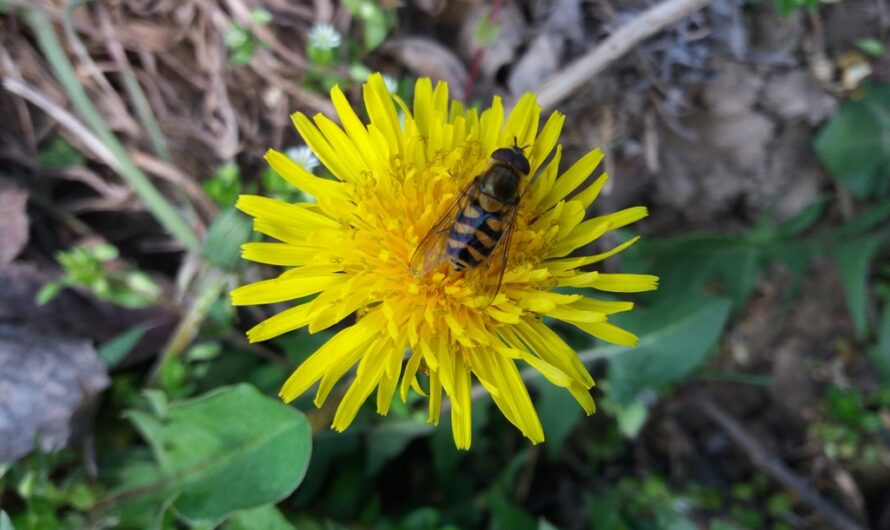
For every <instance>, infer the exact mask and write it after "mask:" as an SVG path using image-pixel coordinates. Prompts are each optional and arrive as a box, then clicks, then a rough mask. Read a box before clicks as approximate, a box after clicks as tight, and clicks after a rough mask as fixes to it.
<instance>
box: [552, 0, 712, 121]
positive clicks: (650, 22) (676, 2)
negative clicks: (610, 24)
mask: <svg viewBox="0 0 890 530" xmlns="http://www.w3.org/2000/svg"><path fill="white" fill-rule="evenodd" d="M713 1H714V0H665V1H664V2H662V3H660V4H658V5H656V6H655V7H652V8H650V9H648V10H647V11H645V12H643V13H642V14H640V15H639V16H638V17H636V18H635V19H633V20H632V21H631V22H629V23H628V24H625V25H624V26H621V27H620V28H618V29H617V30H615V32H614V33H612V34H611V35H609V37H608V38H606V40H604V41H603V42H602V43H601V44H600V45H599V46H597V47H595V48H593V49H592V50H590V51H589V52H587V53H586V54H585V55H584V56H582V57H581V58H579V59H577V60H576V61H574V62H573V63H572V64H570V65H568V66H567V67H566V68H564V69H563V70H562V71H560V72H558V73H557V74H556V75H555V76H553V77H552V78H551V79H550V80H549V81H547V82H546V83H544V84H543V85H541V87H540V88H539V89H538V90H536V91H535V92H536V93H537V94H538V102H539V103H540V104H541V105H542V106H543V107H544V108H545V109H550V108H553V106H554V105H556V104H557V103H559V102H560V101H562V100H563V99H564V98H566V97H567V96H569V95H570V94H571V93H572V92H574V91H575V90H577V89H578V88H579V87H580V86H581V85H583V84H584V83H586V82H588V81H589V80H590V79H591V78H592V77H593V76H595V75H596V74H598V73H600V72H602V71H603V70H605V69H606V67H608V66H609V65H610V64H612V63H613V62H614V61H616V60H617V59H619V58H621V57H622V56H623V55H624V54H626V53H627V52H629V51H630V50H631V49H633V47H634V46H636V45H637V44H639V43H640V42H642V41H643V40H645V39H646V38H648V37H651V36H652V35H654V34H656V33H658V32H659V31H661V30H662V29H664V28H666V27H668V26H670V25H672V24H674V23H675V22H677V21H679V20H681V19H683V18H685V17H687V16H689V15H690V14H692V13H694V12H695V11H698V10H699V9H701V8H703V7H705V6H707V5H708V4H710V3H712V2H713Z"/></svg>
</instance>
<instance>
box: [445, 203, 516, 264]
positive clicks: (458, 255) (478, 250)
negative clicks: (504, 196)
mask: <svg viewBox="0 0 890 530" xmlns="http://www.w3.org/2000/svg"><path fill="white" fill-rule="evenodd" d="M503 210H504V204H503V203H501V202H499V201H497V200H495V199H493V198H491V197H488V196H486V195H480V196H479V199H478V200H475V201H472V202H470V203H469V204H467V205H466V206H465V207H464V209H463V210H461V211H460V212H458V214H457V216H456V218H455V220H454V224H453V225H452V226H451V231H450V232H449V233H448V248H447V250H446V252H447V254H448V259H449V260H451V265H452V266H453V267H454V269H455V270H458V271H461V270H464V269H466V268H467V267H475V266H476V265H478V264H480V263H481V262H483V261H485V258H487V257H488V256H490V255H491V253H492V251H493V250H494V248H495V246H496V245H497V242H498V240H500V238H501V235H502V234H503V233H504V222H503Z"/></svg>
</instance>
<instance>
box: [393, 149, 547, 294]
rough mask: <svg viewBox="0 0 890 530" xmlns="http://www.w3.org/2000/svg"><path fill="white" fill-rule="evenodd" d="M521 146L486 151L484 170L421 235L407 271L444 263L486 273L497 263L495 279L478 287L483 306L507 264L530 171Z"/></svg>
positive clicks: (421, 271)
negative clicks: (483, 297) (488, 162)
mask: <svg viewBox="0 0 890 530" xmlns="http://www.w3.org/2000/svg"><path fill="white" fill-rule="evenodd" d="M523 149H524V147H519V145H518V142H516V141H515V139H514V144H513V146H512V147H503V148H500V149H496V150H495V151H494V152H493V153H492V154H491V166H490V167H489V168H488V170H486V171H485V172H484V173H482V174H481V175H478V176H476V178H474V179H473V181H472V182H470V183H469V184H468V185H467V186H466V187H465V188H464V189H463V190H462V191H461V192H460V195H458V197H457V199H455V200H454V202H453V203H452V204H451V206H450V207H449V208H448V209H447V210H446V211H445V213H444V214H442V216H441V217H440V218H439V219H438V220H437V221H436V223H435V224H434V225H433V227H432V228H431V229H430V231H429V232H427V234H426V235H425V236H424V237H423V239H421V241H420V244H418V246H417V249H416V250H415V251H414V254H413V255H412V256H411V262H410V265H409V266H410V269H411V272H412V274H414V275H415V276H417V275H421V274H426V273H428V272H430V271H432V270H433V269H435V268H437V267H439V266H440V265H442V264H444V263H446V262H447V263H448V264H449V265H450V267H451V269H452V270H454V271H457V272H460V271H467V272H469V271H476V270H480V271H481V272H488V271H489V270H491V267H495V266H496V267H497V280H496V281H495V282H490V281H488V282H484V283H483V284H482V285H481V287H482V288H483V289H484V292H485V294H487V295H488V302H487V304H486V305H488V304H490V303H491V301H492V300H494V297H495V296H496V295H497V292H498V290H500V287H501V281H502V280H503V277H504V269H505V268H506V265H507V252H508V250H509V247H510V238H511V236H512V233H513V227H514V225H515V222H516V212H517V209H518V208H517V207H518V206H519V200H520V198H521V194H520V185H521V183H522V181H523V180H524V178H525V177H526V176H528V174H529V171H530V167H529V162H528V158H526V156H525V154H523Z"/></svg>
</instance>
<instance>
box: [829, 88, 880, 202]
mask: <svg viewBox="0 0 890 530" xmlns="http://www.w3.org/2000/svg"><path fill="white" fill-rule="evenodd" d="M864 92H865V95H864V96H862V98H861V99H858V100H852V99H851V100H847V101H844V102H843V103H841V105H840V108H838V110H837V113H835V115H834V117H833V118H832V119H831V121H829V122H828V124H826V125H825V126H824V127H823V128H822V130H821V131H820V132H819V134H818V135H817V136H816V140H815V143H814V148H815V150H816V153H817V154H818V155H819V158H820V159H821V160H822V163H823V164H825V167H827V168H828V171H829V172H830V173H831V175H832V176H833V177H834V179H835V180H837V181H838V182H839V183H840V184H842V185H843V186H845V187H846V188H848V189H849V190H850V191H852V192H853V194H855V195H856V196H857V197H862V198H864V197H883V196H886V195H887V192H888V191H890V179H888V178H887V175H888V174H890V86H888V85H871V86H866V87H865V88H864Z"/></svg>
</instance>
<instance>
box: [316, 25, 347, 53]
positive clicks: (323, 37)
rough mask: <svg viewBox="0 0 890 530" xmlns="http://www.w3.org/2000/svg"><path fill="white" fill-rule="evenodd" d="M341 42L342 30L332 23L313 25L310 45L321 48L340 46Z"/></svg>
mask: <svg viewBox="0 0 890 530" xmlns="http://www.w3.org/2000/svg"><path fill="white" fill-rule="evenodd" d="M341 42H343V37H342V36H341V35H340V32H339V31H337V30H336V29H334V26H332V25H330V24H325V23H319V24H316V25H314V26H312V31H310V32H309V45H310V46H312V47H313V48H317V49H319V50H333V49H335V48H339V47H340V43H341Z"/></svg>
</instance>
